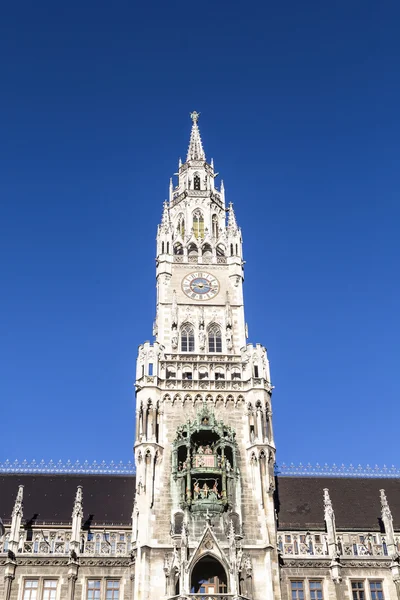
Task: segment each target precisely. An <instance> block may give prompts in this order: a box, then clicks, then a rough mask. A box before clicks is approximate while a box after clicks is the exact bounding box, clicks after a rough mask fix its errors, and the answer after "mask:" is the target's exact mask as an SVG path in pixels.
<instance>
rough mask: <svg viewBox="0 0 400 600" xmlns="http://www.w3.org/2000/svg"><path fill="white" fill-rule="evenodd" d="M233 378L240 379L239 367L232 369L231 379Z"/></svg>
mask: <svg viewBox="0 0 400 600" xmlns="http://www.w3.org/2000/svg"><path fill="white" fill-rule="evenodd" d="M233 379H241V374H240V370H239V369H232V380H233Z"/></svg>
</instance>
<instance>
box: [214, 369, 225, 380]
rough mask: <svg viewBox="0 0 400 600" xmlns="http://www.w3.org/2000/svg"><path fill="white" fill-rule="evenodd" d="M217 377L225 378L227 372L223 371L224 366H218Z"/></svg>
mask: <svg viewBox="0 0 400 600" xmlns="http://www.w3.org/2000/svg"><path fill="white" fill-rule="evenodd" d="M215 379H216V380H218V379H225V373H224V372H223V370H222V368H220V367H218V368H217V369H215Z"/></svg>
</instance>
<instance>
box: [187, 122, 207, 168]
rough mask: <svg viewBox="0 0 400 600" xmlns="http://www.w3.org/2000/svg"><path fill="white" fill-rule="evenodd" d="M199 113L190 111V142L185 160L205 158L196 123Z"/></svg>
mask: <svg viewBox="0 0 400 600" xmlns="http://www.w3.org/2000/svg"><path fill="white" fill-rule="evenodd" d="M199 116H200V113H198V112H197V111H195V110H194V111H193V112H192V113H190V117H191V119H192V121H193V124H192V131H191V132H190V142H189V148H188V153H187V158H186V160H187V161H189V160H205V159H206V157H205V154H204V150H203V144H202V142H201V137H200V131H199V128H198V125H197V121H198V119H199Z"/></svg>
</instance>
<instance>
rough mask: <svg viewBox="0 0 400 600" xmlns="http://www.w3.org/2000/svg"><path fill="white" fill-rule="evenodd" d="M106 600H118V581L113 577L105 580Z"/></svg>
mask: <svg viewBox="0 0 400 600" xmlns="http://www.w3.org/2000/svg"><path fill="white" fill-rule="evenodd" d="M106 600H119V581H115V580H113V579H108V580H107V584H106Z"/></svg>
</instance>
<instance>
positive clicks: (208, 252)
mask: <svg viewBox="0 0 400 600" xmlns="http://www.w3.org/2000/svg"><path fill="white" fill-rule="evenodd" d="M202 254H203V262H209V261H211V259H212V248H211V246H210V245H209V244H205V245H204V246H203V252H202Z"/></svg>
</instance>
